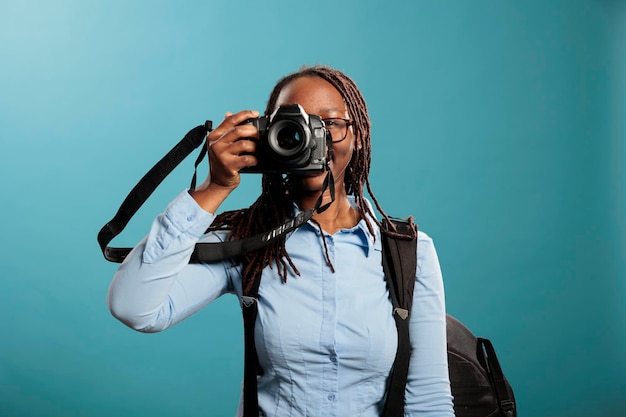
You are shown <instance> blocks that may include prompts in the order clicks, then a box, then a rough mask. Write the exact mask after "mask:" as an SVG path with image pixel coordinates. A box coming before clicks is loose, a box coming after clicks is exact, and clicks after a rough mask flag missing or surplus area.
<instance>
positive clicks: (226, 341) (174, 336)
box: [0, 0, 626, 417]
mask: <svg viewBox="0 0 626 417" xmlns="http://www.w3.org/2000/svg"><path fill="white" fill-rule="evenodd" d="M624 45H626V3H625V2H624V1H618V0H596V1H593V0H580V1H575V0H547V1H539V0H536V1H535V0H533V1H525V2H518V1H472V2H469V1H432V2H428V1H417V0H416V1H399V0H388V1H385V2H382V1H351V0H347V1H346V0H342V1H330V0H321V1H317V2H295V1H291V2H288V1H278V0H271V1H265V2H253V1H238V2H225V1H222V2H215V1H177V2H174V1H122V0H107V1H78V0H75V1H73V0H60V1H55V2H46V1H35V0H23V1H17V0H16V1H11V0H2V1H0V140H1V142H0V155H1V156H0V160H1V163H0V182H1V191H2V193H1V197H0V198H1V199H2V200H1V210H2V217H1V218H0V242H1V246H0V248H1V250H2V252H1V253H2V255H1V257H2V258H1V259H2V272H1V274H2V275H1V281H0V284H1V289H0V316H1V317H2V321H1V322H0V323H1V324H0V416H2V417H17V416H30V417H57V416H59V417H60V416H75V417H143V416H150V417H161V416H163V417H165V416H180V415H185V416H188V417H191V416H231V415H234V412H235V409H236V405H237V402H238V398H239V389H240V381H241V374H242V352H243V346H242V335H241V334H242V329H241V319H240V311H239V307H238V303H237V300H236V299H235V298H234V297H225V298H223V299H220V300H218V301H217V302H215V303H214V304H212V305H210V306H208V307H207V308H206V309H205V310H203V311H202V312H200V313H199V314H197V315H196V316H194V317H192V318H191V319H189V320H187V321H186V322H184V323H181V324H180V325H178V326H177V327H175V328H173V329H171V330H168V331H167V332H164V333H161V334H153V335H145V334H139V333H135V332H133V331H131V330H129V329H127V328H125V327H124V326H123V325H122V324H120V323H118V322H117V321H115V320H114V319H113V318H112V317H111V316H110V315H109V313H108V311H107V309H106V305H105V297H106V292H107V288H108V285H109V282H110V280H111V277H112V276H113V274H114V271H115V269H116V265H115V264H111V263H108V262H106V261H105V260H104V259H103V257H102V255H101V253H100V251H99V248H98V245H97V243H96V234H97V232H98V230H99V229H100V228H101V227H102V226H103V225H104V224H105V223H106V222H107V221H108V220H109V219H110V218H111V217H112V216H113V215H114V214H115V212H116V210H117V208H118V206H119V204H120V203H121V202H122V200H123V199H124V197H125V196H126V194H127V193H128V191H130V189H131V187H132V186H133V185H134V184H135V182H136V181H137V180H138V179H139V178H140V177H141V176H142V175H143V174H144V173H145V172H146V171H147V170H148V169H149V168H150V167H151V166H152V165H153V164H154V163H155V162H156V161H157V160H158V159H159V158H160V157H161V156H162V155H164V154H165V152H167V151H168V150H169V149H170V148H171V147H172V146H173V145H174V144H175V143H176V142H177V141H178V140H179V139H180V138H181V137H182V136H183V135H184V134H185V133H186V132H187V131H188V130H189V129H191V128H192V127H194V126H196V125H198V124H201V123H203V122H204V120H205V119H213V120H214V121H219V120H221V117H222V116H223V114H224V113H225V112H227V111H238V110H240V109H244V108H252V109H258V110H263V108H264V107H265V102H266V99H267V96H268V94H269V92H270V90H271V88H272V86H273V85H274V83H275V82H276V81H277V80H278V79H279V78H280V77H281V76H282V75H284V74H286V73H289V72H291V71H294V70H297V69H298V68H299V67H300V66H301V65H303V64H316V63H322V64H329V65H331V66H334V67H337V68H339V69H341V70H344V71H345V72H347V73H348V74H349V75H351V76H352V77H353V78H354V80H355V81H356V82H357V84H358V85H359V86H360V87H361V89H362V91H363V93H364V95H365V97H366V99H367V102H368V106H369V109H370V113H371V119H372V124H373V128H372V129H373V131H372V133H373V150H374V157H373V168H372V174H371V179H372V183H373V188H374V192H375V194H376V196H377V197H378V199H379V200H380V201H381V203H382V205H383V207H384V208H385V210H386V211H387V212H388V213H390V214H393V215H396V216H406V215H409V214H412V215H414V216H415V217H416V219H417V222H418V223H419V224H420V227H421V229H422V230H424V231H426V232H427V233H428V234H430V235H431V236H432V237H433V238H434V241H435V244H436V246H437V249H438V252H439V256H440V261H441V265H442V268H443V272H444V280H445V285H446V297H447V304H448V310H449V312H450V313H451V314H453V315H455V316H456V317H458V318H459V319H461V320H462V321H464V322H465V323H466V324H467V325H468V326H469V327H470V328H471V329H472V330H473V331H474V332H475V333H477V334H479V335H482V336H486V337H489V338H491V339H492V341H493V342H494V344H495V346H496V349H497V351H498V353H499V355H500V359H501V362H502V366H503V368H504V371H505V373H506V375H507V377H508V378H509V380H510V382H511V384H512V385H513V387H514V389H515V393H516V396H517V399H518V407H519V414H520V417H543V416H546V417H548V416H550V417H589V416H601V415H612V416H618V415H621V416H623V415H626V414H625V411H624V409H625V408H626V377H624V374H625V372H626V361H625V359H624V355H623V354H624V352H625V351H626V336H625V329H626V307H624V304H625V303H624V300H625V295H626V283H625V282H626V281H625V278H626V260H625V254H624V248H625V245H626V223H625V220H624V214H625V210H626V194H625V193H624V186H625V185H626V170H625V164H626V122H625V120H626V117H625V115H626V50H625V47H624ZM193 159H194V158H189V160H186V161H185V162H183V164H182V165H181V166H180V167H179V168H178V169H177V170H176V171H175V173H174V174H173V175H172V176H171V177H170V178H168V179H167V180H166V181H165V182H164V183H163V185H162V186H161V187H160V188H159V190H157V192H156V193H155V194H154V195H153V197H152V198H151V199H150V201H149V202H148V203H147V204H146V206H145V207H144V208H142V209H141V210H140V211H139V213H138V214H137V216H136V218H135V219H133V221H132V222H131V224H130V225H129V226H128V228H127V229H126V231H125V232H124V233H123V234H122V235H121V236H119V237H118V238H117V239H116V240H114V244H116V245H133V244H134V243H136V242H137V241H138V240H139V239H140V238H141V237H143V235H144V234H145V233H146V232H147V229H148V227H149V225H150V222H151V220H152V218H153V217H154V216H155V215H156V214H158V213H159V212H160V211H162V210H163V208H164V207H165V206H166V205H167V203H168V202H169V201H170V199H171V198H173V197H174V196H175V195H177V194H178V193H179V192H180V191H182V190H183V189H184V188H185V187H187V185H188V183H189V180H190V178H191V175H192V173H193V169H192V167H193ZM205 174H206V166H205V167H203V169H202V170H201V175H205ZM258 192H259V181H258V176H255V175H250V176H246V177H245V178H244V182H243V185H242V187H241V189H239V190H238V191H237V192H236V193H235V194H234V195H233V196H232V198H231V199H230V200H229V201H228V203H227V204H226V206H225V207H224V208H225V209H227V208H236V207H242V206H247V205H248V204H250V203H251V202H252V201H253V200H254V198H255V197H256V195H257V194H258Z"/></svg>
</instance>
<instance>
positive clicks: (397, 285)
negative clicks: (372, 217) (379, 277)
mask: <svg viewBox="0 0 626 417" xmlns="http://www.w3.org/2000/svg"><path fill="white" fill-rule="evenodd" d="M393 223H394V225H395V227H396V230H397V231H398V232H400V233H401V234H402V235H404V236H406V238H402V237H392V236H390V235H389V234H385V233H383V234H382V237H383V238H382V244H383V268H384V270H385V275H386V277H387V279H388V286H389V292H390V295H391V300H392V303H393V306H394V317H395V319H396V324H397V326H398V351H397V354H396V360H395V362H394V367H393V372H392V375H391V385H390V387H389V391H388V393H387V403H386V404H385V412H384V414H383V415H384V417H401V416H403V415H404V390H405V385H406V378H407V373H408V364H409V358H410V355H411V351H410V345H409V334H408V330H409V326H408V322H409V319H408V318H409V316H410V310H411V305H412V302H413V287H414V283H415V271H416V268H417V259H416V258H417V257H416V254H417V237H415V236H416V235H417V227H416V226H415V225H414V224H413V223H412V222H408V221H403V220H393ZM383 226H384V227H386V228H387V229H389V228H390V227H391V226H390V225H389V224H387V223H384V224H383ZM411 228H414V229H413V232H411V230H410V229H411ZM446 325H447V326H446V333H447V341H448V372H449V375H450V387H451V390H452V396H453V397H454V412H455V415H456V417H516V416H517V407H516V404H515V396H514V394H513V389H512V388H511V385H510V384H509V382H508V381H507V379H506V378H505V376H504V374H503V373H502V369H501V367H500V363H499V362H498V358H497V356H496V352H495V350H494V348H493V345H492V343H491V342H490V341H489V340H488V339H484V338H480V337H476V336H474V334H472V332H471V331H470V330H469V329H468V328H467V327H465V326H464V325H463V324H462V323H461V322H460V321H458V320H457V319H455V318H454V317H452V316H450V315H448V316H447V317H446Z"/></svg>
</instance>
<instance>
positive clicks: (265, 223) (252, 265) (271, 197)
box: [211, 65, 397, 288]
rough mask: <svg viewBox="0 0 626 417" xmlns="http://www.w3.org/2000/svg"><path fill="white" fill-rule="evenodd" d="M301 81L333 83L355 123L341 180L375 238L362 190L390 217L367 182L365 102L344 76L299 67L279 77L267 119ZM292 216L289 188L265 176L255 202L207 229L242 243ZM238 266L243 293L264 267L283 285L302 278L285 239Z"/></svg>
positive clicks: (323, 69) (371, 215)
mask: <svg viewBox="0 0 626 417" xmlns="http://www.w3.org/2000/svg"><path fill="white" fill-rule="evenodd" d="M300 77H320V78H322V79H324V80H326V81H328V82H329V83H331V84H332V85H333V86H334V87H335V88H336V89H337V90H338V91H339V93H340V94H341V95H342V97H343V98H344V101H345V103H346V106H347V109H348V114H349V116H350V118H351V119H352V120H353V125H352V128H353V129H354V134H355V135H356V137H357V140H358V142H357V146H356V148H355V150H354V153H353V155H352V158H351V160H350V162H349V164H348V167H347V169H346V176H345V181H344V182H345V188H346V193H347V194H349V195H353V196H354V197H355V203H356V206H357V209H358V211H359V213H360V215H361V217H362V218H364V219H365V220H366V223H367V228H368V230H369V231H370V233H371V234H374V228H373V225H372V224H371V221H370V220H373V221H374V222H375V223H376V224H377V225H378V226H379V227H380V226H381V223H380V222H379V221H378V220H376V217H375V215H374V213H373V212H372V210H371V208H370V207H369V205H368V204H367V203H366V201H365V197H364V188H363V187H364V186H365V187H366V188H367V192H368V193H369V194H370V196H371V197H372V199H373V201H374V204H375V206H376V208H377V209H378V211H379V212H380V213H381V215H382V216H383V217H384V218H385V219H387V220H389V217H388V216H387V214H385V212H384V211H383V210H382V208H381V206H380V204H379V203H378V200H377V199H376V197H375V196H374V194H373V193H372V190H371V184H370V182H369V178H368V176H369V171H370V164H371V154H372V149H371V136H370V119H369V116H368V113H367V105H366V103H365V99H364V98H363V95H362V94H361V92H360V91H359V89H358V87H357V86H356V84H355V83H354V81H353V80H352V79H351V78H350V77H348V76H347V75H345V74H344V73H343V72H341V71H338V70H335V69H333V68H330V67H327V66H320V65H316V66H312V67H303V68H302V69H301V70H300V71H298V72H295V73H293V74H290V75H287V76H286V77H284V78H282V79H281V80H280V81H279V82H278V83H277V84H276V86H275V87H274V89H273V90H272V93H271V94H270V97H269V99H268V102H267V107H266V109H265V114H266V115H269V114H271V113H272V112H273V111H274V110H275V108H276V103H277V100H278V96H279V94H280V92H281V91H282V89H283V88H284V87H285V86H286V85H287V84H289V83H290V82H292V81H293V80H295V79H297V78H300ZM292 215H293V200H292V199H291V197H290V195H289V184H288V182H287V180H286V178H285V177H284V176H283V175H281V174H263V179H262V193H261V195H260V196H259V198H258V199H257V200H256V201H255V202H254V203H253V204H252V205H251V206H250V207H249V208H247V209H243V210H236V211H230V212H226V213H222V214H220V215H219V216H218V217H217V218H216V219H215V221H214V223H213V225H212V227H211V228H212V229H215V228H220V227H223V226H226V227H228V228H229V229H230V230H231V233H230V239H242V238H246V237H250V236H254V235H256V234H259V233H263V232H266V231H268V230H270V229H272V228H273V227H276V226H278V225H280V224H283V223H284V222H285V221H286V220H287V219H288V218H290V217H291V216H292ZM381 230H383V231H384V232H385V233H390V234H393V235H397V233H395V232H393V231H386V230H385V229H384V228H382V227H381ZM241 262H242V268H243V269H242V280H243V285H244V288H248V287H249V286H250V285H252V283H253V280H254V278H255V277H256V276H258V275H259V274H260V273H261V272H262V271H263V269H264V268H265V267H267V266H270V267H272V265H276V268H277V273H278V275H279V276H280V277H281V278H282V280H283V281H286V280H287V273H288V270H287V269H288V267H290V268H291V269H292V270H293V271H294V273H296V274H297V275H299V274H300V273H299V271H298V269H297V268H296V266H295V265H294V264H293V262H292V260H291V258H290V257H289V254H288V253H287V250H286V248H285V236H282V237H281V238H279V239H277V240H276V241H275V242H273V243H271V244H269V245H267V246H266V247H264V248H262V249H260V250H258V251H255V252H251V253H248V254H246V255H244V256H243V257H242V259H241Z"/></svg>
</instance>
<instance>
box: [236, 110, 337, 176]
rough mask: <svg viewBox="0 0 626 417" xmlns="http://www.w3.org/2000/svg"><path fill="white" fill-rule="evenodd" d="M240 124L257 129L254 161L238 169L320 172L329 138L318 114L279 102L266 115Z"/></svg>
mask: <svg viewBox="0 0 626 417" xmlns="http://www.w3.org/2000/svg"><path fill="white" fill-rule="evenodd" d="M242 124H251V125H254V126H255V127H256V128H257V129H258V130H259V140H258V142H257V160H258V163H257V165H255V166H252V167H246V168H243V169H241V171H240V172H242V173H283V174H300V175H313V174H318V173H321V172H324V171H326V170H327V169H328V164H329V163H330V159H331V156H332V140H331V137H330V133H328V131H327V130H326V128H325V127H324V121H323V120H322V119H321V117H319V116H316V115H312V114H311V115H310V114H307V113H306V112H305V111H304V109H303V108H302V107H301V106H300V105H299V104H285V105H282V106H280V107H279V108H278V109H276V111H274V113H272V114H271V115H270V116H263V117H257V118H254V119H248V120H246V121H245V122H243V123H242Z"/></svg>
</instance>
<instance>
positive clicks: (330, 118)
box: [322, 117, 354, 143]
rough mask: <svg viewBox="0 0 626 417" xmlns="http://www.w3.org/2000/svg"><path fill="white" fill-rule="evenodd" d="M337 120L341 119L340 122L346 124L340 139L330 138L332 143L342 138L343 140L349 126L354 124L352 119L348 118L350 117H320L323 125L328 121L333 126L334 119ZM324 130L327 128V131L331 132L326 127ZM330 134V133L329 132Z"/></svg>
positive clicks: (346, 135)
mask: <svg viewBox="0 0 626 417" xmlns="http://www.w3.org/2000/svg"><path fill="white" fill-rule="evenodd" d="M337 120H341V121H342V122H344V123H345V124H346V130H345V132H344V134H343V137H342V138H341V139H334V138H333V140H332V143H339V142H341V141H342V140H344V139H345V138H347V137H348V130H349V129H350V126H353V125H354V121H352V120H350V119H344V118H342V117H327V118H326V119H322V121H323V122H324V124H325V125H328V122H330V123H332V124H334V125H335V126H336V125H337V123H336V121H337ZM331 126H332V125H331ZM326 130H328V131H329V132H331V130H330V129H329V128H328V127H326ZM331 136H332V133H331Z"/></svg>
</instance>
